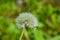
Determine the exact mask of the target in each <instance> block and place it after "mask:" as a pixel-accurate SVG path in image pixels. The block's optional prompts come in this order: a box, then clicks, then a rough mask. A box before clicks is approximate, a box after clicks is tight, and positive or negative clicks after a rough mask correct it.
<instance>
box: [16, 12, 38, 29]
mask: <svg viewBox="0 0 60 40" xmlns="http://www.w3.org/2000/svg"><path fill="white" fill-rule="evenodd" d="M16 24H17V26H18V28H19V29H21V28H23V27H25V26H24V25H26V26H27V27H29V28H36V26H37V24H38V21H37V19H36V17H35V16H34V15H32V14H31V13H28V12H25V13H21V14H19V16H18V17H17V18H16Z"/></svg>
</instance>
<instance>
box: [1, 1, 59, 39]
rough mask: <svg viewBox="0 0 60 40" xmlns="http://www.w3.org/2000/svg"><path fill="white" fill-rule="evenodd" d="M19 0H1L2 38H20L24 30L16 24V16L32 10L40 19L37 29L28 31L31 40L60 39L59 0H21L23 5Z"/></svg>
mask: <svg viewBox="0 0 60 40" xmlns="http://www.w3.org/2000/svg"><path fill="white" fill-rule="evenodd" d="M18 1H19V0H0V40H19V37H20V35H21V32H22V30H19V29H18V28H17V26H16V17H17V16H18V15H19V13H21V12H31V13H32V14H34V15H35V16H36V18H37V19H38V22H39V23H38V26H37V29H36V30H33V29H29V30H28V31H27V32H28V34H29V37H30V38H31V40H60V1H59V0H57V1H56V0H53V1H52V0H51V1H50V2H49V1H47V0H46V1H45V0H21V1H22V4H21V5H20V4H19V3H18ZM56 4H57V5H56ZM24 39H25V37H23V39H22V40H24Z"/></svg>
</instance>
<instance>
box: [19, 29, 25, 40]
mask: <svg viewBox="0 0 60 40" xmlns="http://www.w3.org/2000/svg"><path fill="white" fill-rule="evenodd" d="M23 34H24V30H23V31H22V33H21V36H20V38H19V40H22V37H23Z"/></svg>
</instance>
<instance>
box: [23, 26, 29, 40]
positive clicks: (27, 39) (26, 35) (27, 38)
mask: <svg viewBox="0 0 60 40" xmlns="http://www.w3.org/2000/svg"><path fill="white" fill-rule="evenodd" d="M24 35H25V37H26V40H30V38H29V36H28V34H27V31H26V28H25V27H24Z"/></svg>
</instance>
